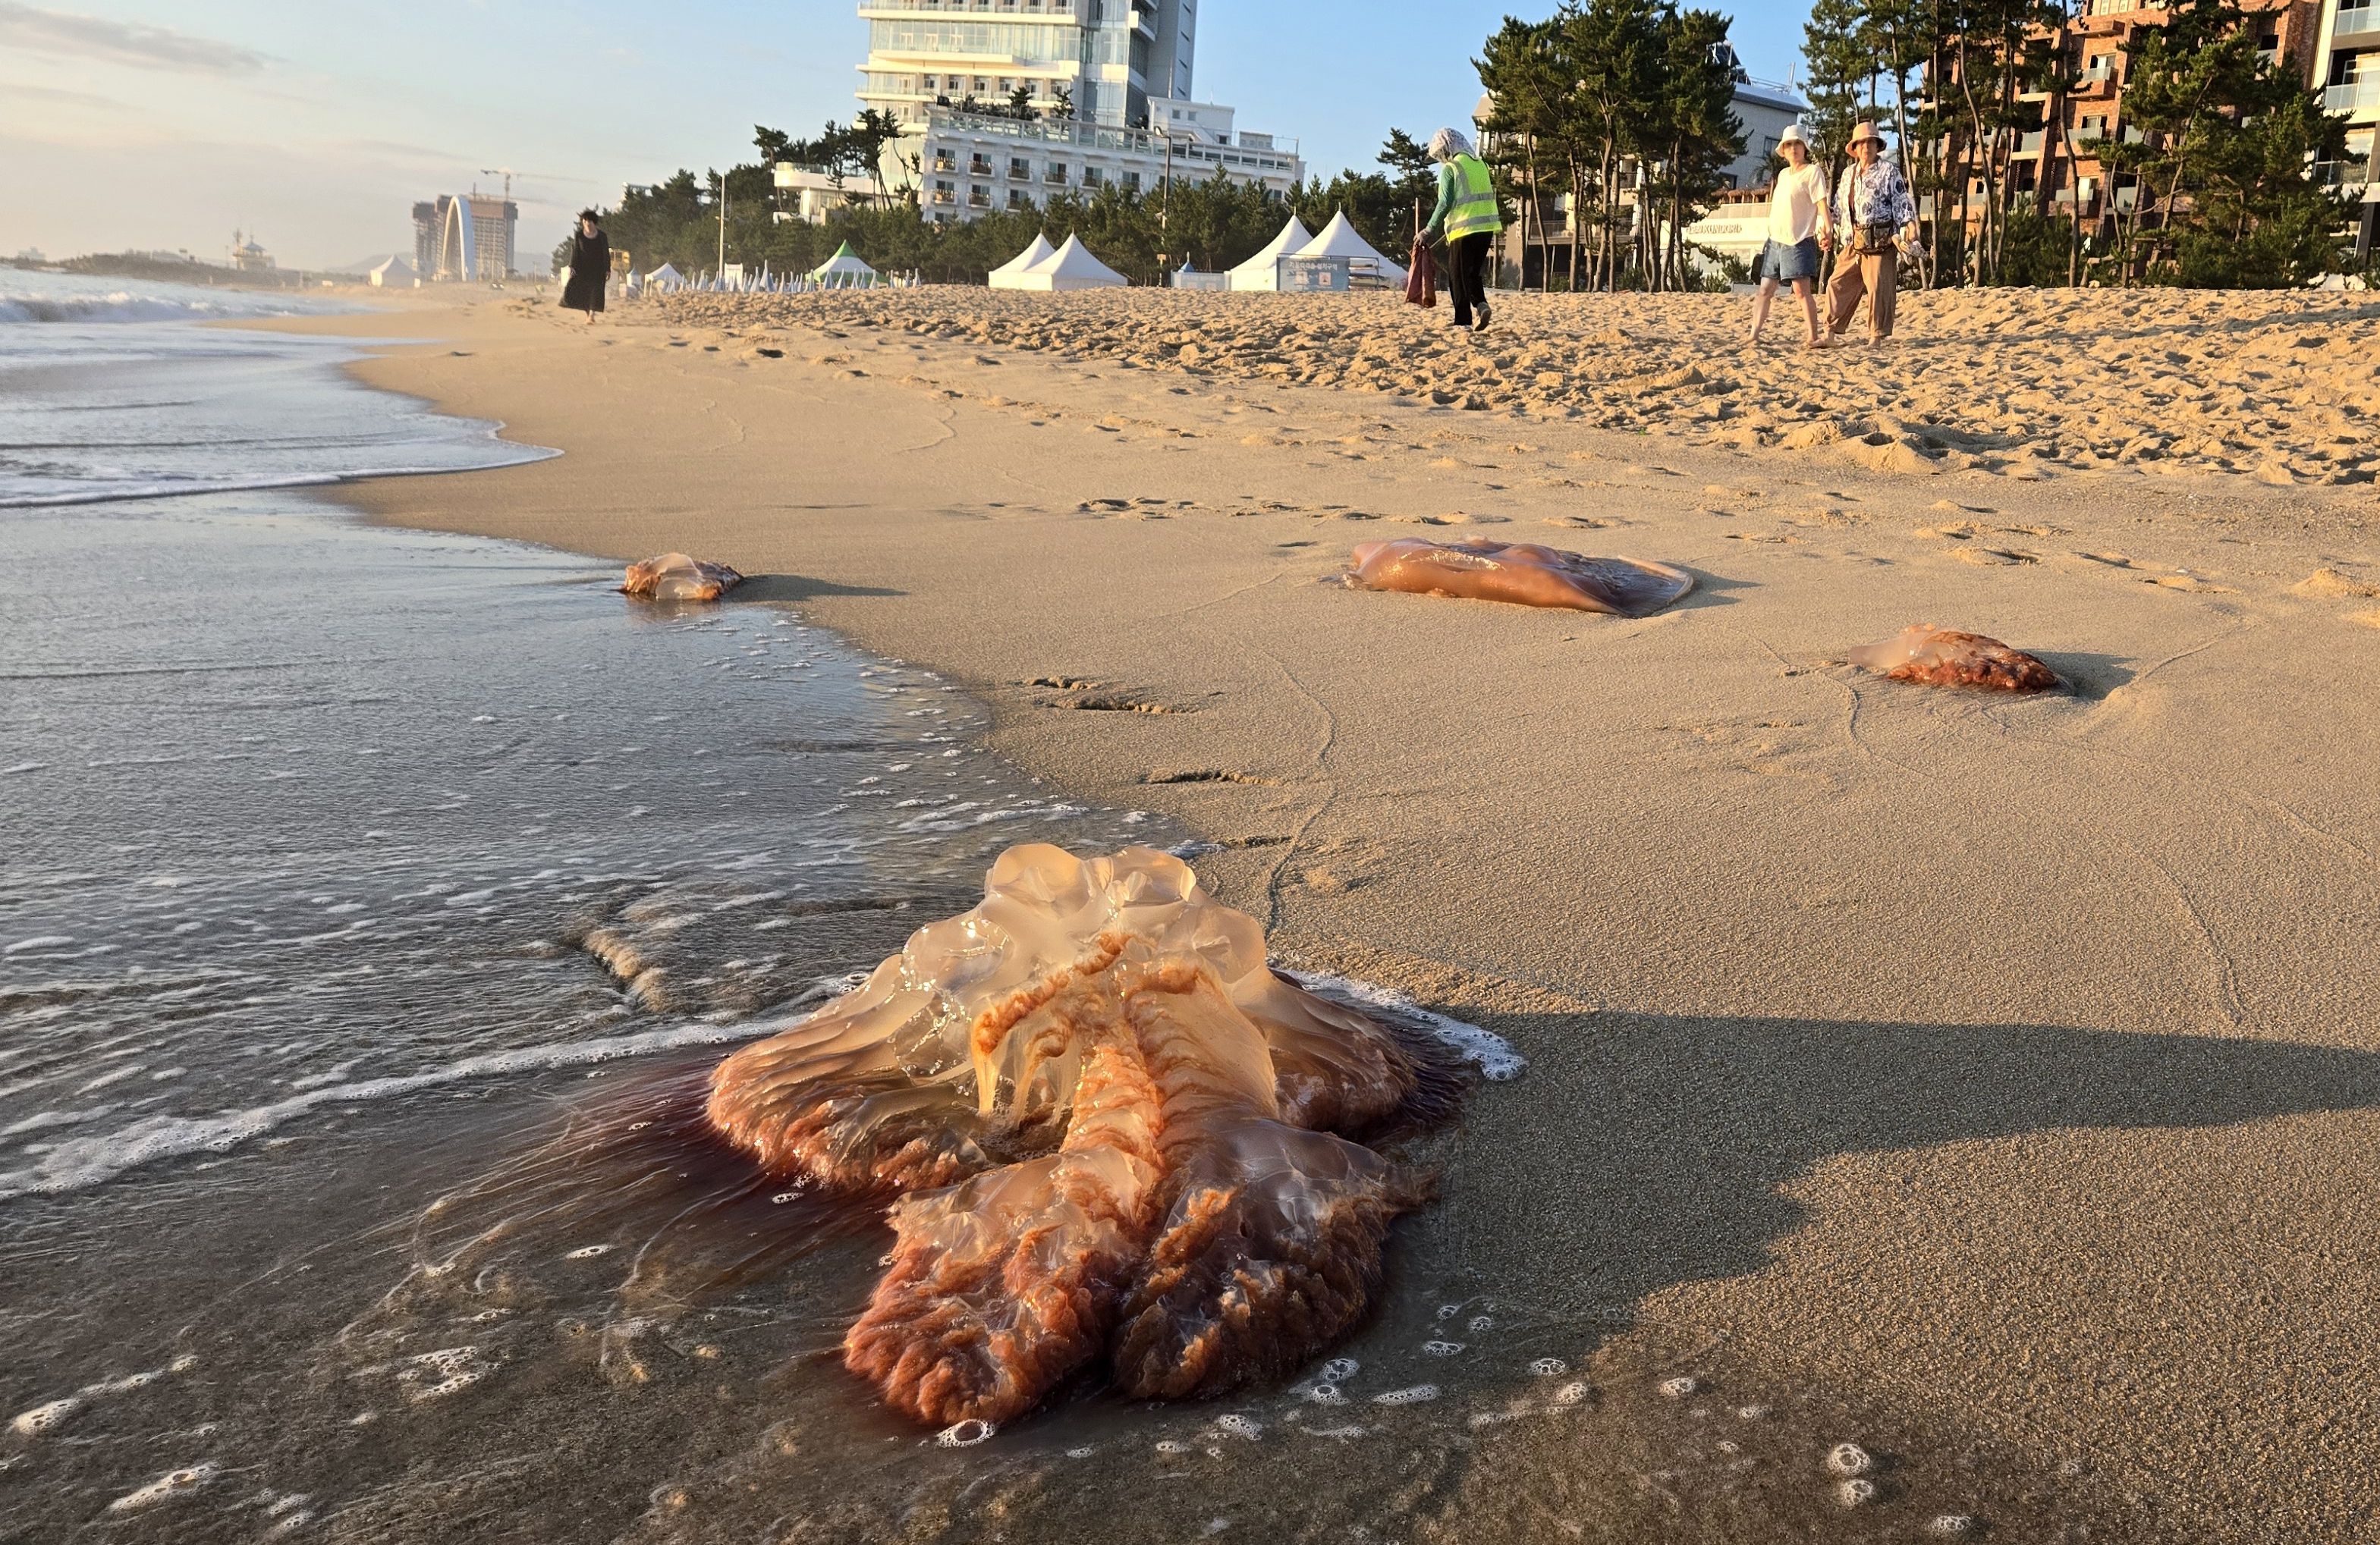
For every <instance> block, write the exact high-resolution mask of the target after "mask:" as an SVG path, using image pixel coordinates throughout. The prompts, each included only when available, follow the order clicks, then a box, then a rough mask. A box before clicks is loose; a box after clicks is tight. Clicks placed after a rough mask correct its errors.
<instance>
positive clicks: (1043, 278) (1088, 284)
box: [1001, 235, 1124, 290]
mask: <svg viewBox="0 0 2380 1545" xmlns="http://www.w3.org/2000/svg"><path fill="white" fill-rule="evenodd" d="M1123 283H1124V277H1123V274H1121V273H1118V272H1116V271H1115V270H1113V269H1111V268H1110V267H1108V265H1107V264H1105V263H1103V262H1101V261H1099V260H1098V259H1097V258H1094V257H1092V256H1091V249H1090V248H1089V247H1085V246H1084V245H1083V241H1082V238H1081V237H1080V236H1074V235H1070V236H1068V237H1067V238H1066V239H1065V242H1064V243H1063V244H1062V246H1060V247H1058V249H1057V250H1056V251H1054V252H1052V253H1050V255H1049V256H1048V257H1046V258H1044V259H1042V260H1040V261H1039V262H1038V263H1035V264H1033V265H1031V266H1030V267H1028V268H1026V269H1022V270H1020V271H1019V272H1015V273H1014V274H1011V275H1010V276H1009V283H1007V284H1003V285H1002V286H1001V287H1002V288H1003V289H1014V290H1101V289H1109V288H1111V287H1113V286H1115V285H1118V284H1123Z"/></svg>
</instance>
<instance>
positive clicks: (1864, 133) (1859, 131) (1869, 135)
mask: <svg viewBox="0 0 2380 1545" xmlns="http://www.w3.org/2000/svg"><path fill="white" fill-rule="evenodd" d="M1863 139H1873V140H1875V141H1876V149H1877V150H1879V151H1883V150H1889V149H1891V147H1890V146H1888V145H1887V144H1886V143H1885V142H1884V136H1883V135H1881V134H1878V133H1877V132H1876V126H1875V125H1874V124H1869V123H1863V124H1853V125H1852V137H1851V138H1850V139H1846V140H1844V141H1843V146H1844V148H1845V149H1846V150H1848V149H1850V148H1851V147H1852V146H1853V145H1856V144H1858V143H1859V142H1860V141H1861V140H1863Z"/></svg>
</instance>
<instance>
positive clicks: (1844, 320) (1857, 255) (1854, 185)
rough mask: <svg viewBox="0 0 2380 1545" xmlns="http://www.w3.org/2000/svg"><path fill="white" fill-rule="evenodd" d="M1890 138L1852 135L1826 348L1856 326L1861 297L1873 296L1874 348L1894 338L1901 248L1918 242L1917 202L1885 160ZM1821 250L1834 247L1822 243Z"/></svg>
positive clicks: (1838, 205)
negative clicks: (1893, 313) (1893, 324)
mask: <svg viewBox="0 0 2380 1545" xmlns="http://www.w3.org/2000/svg"><path fill="white" fill-rule="evenodd" d="M1851 151H1852V161H1853V162H1854V163H1855V164H1853V165H1852V166H1850V167H1847V168H1845V169H1844V172H1843V182H1842V187H1840V188H1838V189H1837V190H1836V193H1835V216H1834V228H1835V230H1836V231H1837V232H1840V234H1841V236H1842V243H1843V247H1842V251H1841V252H1840V254H1838V255H1837V257H1836V259H1835V276H1834V279H1833V280H1832V281H1831V282H1830V283H1829V284H1828V286H1827V294H1828V300H1829V302H1830V303H1831V309H1832V313H1833V314H1832V315H1831V316H1830V317H1829V318H1828V327H1827V332H1828V337H1827V339H1826V341H1825V342H1824V343H1823V344H1821V346H1822V347H1832V346H1833V340H1834V339H1835V338H1837V337H1840V335H1841V334H1842V332H1843V330H1844V329H1846V328H1848V327H1850V326H1851V325H1852V312H1853V311H1855V310H1857V309H1858V308H1859V303H1860V296H1863V295H1864V296H1867V335H1868V342H1869V344H1881V343H1883V342H1884V341H1885V340H1886V339H1888V338H1889V337H1891V336H1892V309H1893V299H1894V296H1896V295H1897V294H1898V293H1899V290H1900V248H1901V247H1902V246H1903V244H1913V243H1914V242H1915V241H1916V240H1917V201H1916V200H1915V199H1912V198H1911V197H1910V196H1909V179H1908V178H1906V177H1904V176H1902V175H1900V167H1898V166H1896V165H1894V164H1893V163H1891V162H1890V161H1889V160H1888V159H1886V157H1885V153H1884V151H1885V145H1884V136H1883V135H1881V134H1878V133H1877V132H1876V126H1875V125H1874V124H1872V123H1870V124H1860V125H1858V126H1856V127H1853V128H1852V143H1851ZM1818 245H1819V246H1821V247H1827V246H1830V245H1831V242H1829V241H1828V240H1826V239H1824V238H1822V239H1821V240H1820V242H1819V244H1818Z"/></svg>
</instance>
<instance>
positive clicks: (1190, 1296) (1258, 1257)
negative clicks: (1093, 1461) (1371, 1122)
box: [1111, 1121, 1427, 1399]
mask: <svg viewBox="0 0 2380 1545" xmlns="http://www.w3.org/2000/svg"><path fill="white" fill-rule="evenodd" d="M1426 1198H1427V1183H1426V1182H1425V1181H1423V1180H1422V1179H1421V1178H1420V1177H1415V1176H1414V1175H1413V1174H1411V1173H1409V1172H1407V1171H1405V1170H1404V1169H1403V1168H1402V1167H1401V1166H1399V1165H1392V1164H1390V1162H1389V1161H1388V1160H1386V1159H1383V1158H1381V1157H1380V1156H1379V1155H1378V1154H1377V1153H1373V1152H1372V1151H1371V1150H1370V1149H1368V1148H1364V1147H1361V1146H1359V1145H1357V1144H1355V1143H1352V1142H1349V1141H1346V1140H1345V1139H1343V1138H1339V1137H1334V1136H1332V1135H1331V1134H1330V1133H1327V1132H1307V1131H1301V1130H1299V1129H1296V1128H1293V1127H1287V1126H1283V1125H1281V1123H1279V1122H1274V1121H1249V1122H1245V1123H1244V1124H1242V1125H1241V1126H1240V1127H1238V1128H1236V1129H1233V1130H1231V1131H1229V1132H1227V1133H1224V1134H1220V1135H1219V1136H1218V1137H1217V1139H1216V1140H1215V1141H1213V1143H1212V1144H1211V1145H1210V1146H1209V1148H1208V1151H1207V1152H1206V1153H1202V1154H1200V1155H1199V1157H1198V1162H1197V1163H1196V1165H1195V1166H1194V1167H1192V1168H1191V1169H1189V1170H1187V1171H1185V1172H1184V1174H1183V1176H1182V1177H1181V1184H1180V1186H1179V1188H1178V1189H1177V1191H1176V1194H1175V1197H1174V1200H1173V1201H1172V1206H1171V1208H1170V1209H1169V1211H1168V1213H1167V1214H1166V1218H1165V1222H1164V1224H1163V1225H1162V1226H1161V1227H1160V1230H1159V1232H1158V1236H1157V1238H1156V1240H1155V1242H1154V1243H1153V1244H1152V1245H1151V1246H1150V1249H1149V1254H1148V1259H1147V1262H1146V1264H1145V1265H1144V1266H1143V1269H1142V1272H1141V1276H1140V1281H1139V1285H1138V1286H1137V1287H1136V1288H1135V1291H1134V1293H1133V1296H1132V1298H1130V1299H1129V1300H1128V1301H1127V1302H1126V1303H1125V1305H1124V1306H1123V1322H1122V1325H1121V1327H1120V1329H1119V1330H1118V1332H1117V1334H1116V1337H1115V1342H1114V1345H1113V1347H1112V1348H1111V1359H1112V1361H1113V1363H1114V1366H1115V1371H1116V1381H1117V1383H1118V1384H1119V1385H1120V1386H1121V1387H1122V1388H1123V1390H1124V1391H1125V1392H1126V1393H1128V1394H1133V1395H1135V1396H1139V1397H1144V1398H1156V1397H1160V1396H1163V1397H1167V1398H1172V1399H1180V1398H1184V1397H1187V1396H1191V1395H1211V1394H1221V1393H1223V1392H1224V1391H1226V1390H1229V1389H1233V1388H1234V1387H1236V1386H1238V1385H1240V1384H1244V1383H1247V1382H1251V1381H1253V1380H1259V1379H1269V1378H1274V1377H1277V1376H1279V1375H1281V1374H1282V1373H1285V1372H1287V1371H1288V1370H1291V1369H1293V1368H1295V1367H1296V1366H1297V1365H1298V1364H1300V1363H1302V1362H1304V1361H1305V1360H1306V1359H1307V1358H1311V1357H1312V1356H1314V1355H1315V1354H1316V1353H1318V1352H1319V1351H1321V1350H1323V1349H1324V1348H1325V1347H1327V1346H1330V1344H1331V1343H1332V1342H1334V1341H1336V1340H1337V1339H1338V1338H1339V1337H1340V1336H1342V1335H1343V1334H1345V1333H1346V1332H1347V1331H1348V1330H1349V1329H1350V1328H1351V1327H1352V1326H1353V1325H1354V1323H1355V1322H1356V1321H1357V1319H1359V1318H1360V1317H1361V1316H1362V1314H1363V1312H1364V1310H1365V1307H1366V1305H1367V1304H1368V1303H1369V1302H1370V1301H1371V1298H1372V1296H1373V1294H1374V1293H1376V1292H1377V1291H1378V1288H1379V1284H1380V1255H1381V1249H1382V1247H1383V1245H1384V1243H1385V1242H1386V1240H1387V1238H1388V1231H1389V1225H1390V1223H1391V1222H1393V1221H1394V1220H1395V1218H1396V1217H1397V1216H1398V1215H1399V1214H1400V1213H1406V1212H1410V1211H1411V1210H1412V1209H1414V1208H1415V1207H1417V1206H1419V1205H1420V1204H1421V1202H1422V1201H1424V1200H1426Z"/></svg>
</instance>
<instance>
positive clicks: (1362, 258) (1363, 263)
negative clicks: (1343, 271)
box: [1296, 209, 1405, 284]
mask: <svg viewBox="0 0 2380 1545" xmlns="http://www.w3.org/2000/svg"><path fill="white" fill-rule="evenodd" d="M1296 255H1297V256H1298V257H1301V258H1344V259H1346V260H1347V267H1348V272H1352V273H1367V274H1368V273H1377V274H1378V275H1379V277H1381V278H1382V279H1385V280H1387V281H1389V282H1390V284H1403V283H1404V282H1405V271H1404V270H1403V268H1402V267H1400V266H1399V265H1398V264H1396V263H1393V262H1390V260H1388V259H1387V258H1385V257H1383V256H1382V255H1381V254H1380V250H1379V248H1378V247H1374V246H1373V245H1372V244H1371V243H1370V242H1368V241H1366V240H1365V239H1364V236H1363V233H1362V232H1360V231H1358V230H1356V229H1355V227H1354V225H1352V224H1350V223H1348V221H1347V211H1345V210H1343V209H1342V210H1341V211H1339V212H1338V213H1336V214H1334V215H1332V216H1331V217H1330V224H1328V225H1325V226H1324V227H1322V234H1321V235H1318V236H1316V237H1315V238H1314V239H1313V240H1312V241H1310V242H1307V243H1306V244H1305V246H1304V247H1299V248H1298V249H1297V254H1296Z"/></svg>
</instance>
